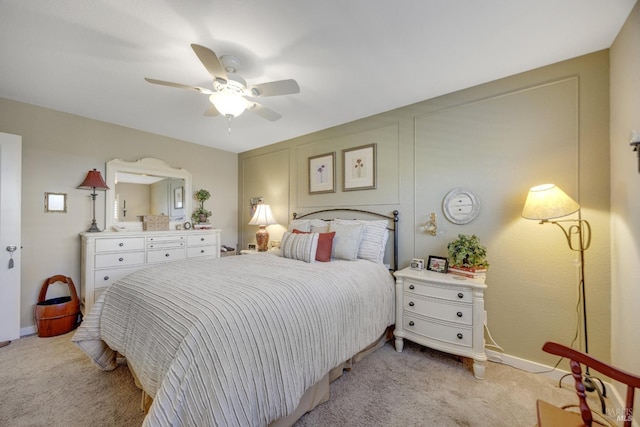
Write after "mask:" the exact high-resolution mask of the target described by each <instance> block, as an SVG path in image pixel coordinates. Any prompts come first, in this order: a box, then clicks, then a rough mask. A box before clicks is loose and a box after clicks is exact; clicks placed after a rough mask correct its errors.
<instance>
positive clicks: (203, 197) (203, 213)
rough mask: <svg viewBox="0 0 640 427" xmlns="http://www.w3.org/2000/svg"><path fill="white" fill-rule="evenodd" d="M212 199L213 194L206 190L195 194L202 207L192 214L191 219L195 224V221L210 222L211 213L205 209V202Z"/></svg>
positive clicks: (194, 196)
mask: <svg viewBox="0 0 640 427" xmlns="http://www.w3.org/2000/svg"><path fill="white" fill-rule="evenodd" d="M210 197H211V193H209V192H208V191H207V190H205V189H200V190H198V191H196V192H195V193H194V195H193V198H194V199H196V200H197V201H198V203H199V204H200V206H199V207H198V208H197V209H196V210H195V211H193V213H192V214H191V218H192V219H193V221H194V222H195V221H198V222H199V223H206V222H209V217H210V216H211V211H209V210H207V209H205V208H204V202H205V201H207V200H209V198H210Z"/></svg>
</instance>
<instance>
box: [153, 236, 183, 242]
mask: <svg viewBox="0 0 640 427" xmlns="http://www.w3.org/2000/svg"><path fill="white" fill-rule="evenodd" d="M184 241H185V236H149V237H147V243H161V242H184Z"/></svg>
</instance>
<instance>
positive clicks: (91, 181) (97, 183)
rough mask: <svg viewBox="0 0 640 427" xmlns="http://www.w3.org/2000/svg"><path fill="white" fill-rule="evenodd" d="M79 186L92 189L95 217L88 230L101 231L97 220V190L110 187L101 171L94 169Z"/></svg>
mask: <svg viewBox="0 0 640 427" xmlns="http://www.w3.org/2000/svg"><path fill="white" fill-rule="evenodd" d="M78 188H80V189H83V190H91V191H92V193H91V201H92V204H93V219H92V220H91V227H89V229H88V230H87V231H89V232H97V231H100V229H99V228H98V223H97V222H96V196H97V195H98V194H97V193H96V190H102V191H104V190H108V189H109V187H108V186H107V184H106V183H105V182H104V179H102V175H101V174H100V171H98V170H96V169H94V170H91V171H89V172H88V173H87V177H86V178H85V179H84V181H82V184H80V185H79V186H78Z"/></svg>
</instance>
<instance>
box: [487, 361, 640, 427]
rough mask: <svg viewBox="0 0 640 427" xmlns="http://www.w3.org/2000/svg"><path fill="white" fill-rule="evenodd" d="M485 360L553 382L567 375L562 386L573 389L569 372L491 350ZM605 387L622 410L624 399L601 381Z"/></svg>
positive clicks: (636, 426)
mask: <svg viewBox="0 0 640 427" xmlns="http://www.w3.org/2000/svg"><path fill="white" fill-rule="evenodd" d="M485 353H486V354H487V358H488V359H489V361H490V362H494V363H500V364H502V365H507V366H511V367H513V368H516V369H521V370H523V371H526V372H530V373H532V374H540V375H544V376H545V377H548V378H551V379H552V380H555V381H560V379H561V378H562V377H564V376H565V375H568V376H567V377H565V378H564V379H563V380H562V384H566V385H567V386H569V387H571V388H573V386H574V382H573V377H572V376H571V375H570V372H568V371H564V370H562V369H558V368H555V369H554V368H553V367H552V366H548V365H543V364H542V363H538V362H532V361H531V360H527V359H522V358H520V357H516V356H511V355H509V354H504V353H500V352H497V351H493V350H486V349H485ZM603 383H604V385H605V387H607V393H608V394H607V397H608V398H609V399H611V400H613V401H614V402H615V405H616V408H624V402H625V399H623V398H622V396H620V394H619V393H618V390H617V389H616V388H615V387H613V386H612V385H611V384H610V383H608V382H606V381H603ZM633 425H634V426H635V427H638V423H637V422H636V421H635V420H634V421H633Z"/></svg>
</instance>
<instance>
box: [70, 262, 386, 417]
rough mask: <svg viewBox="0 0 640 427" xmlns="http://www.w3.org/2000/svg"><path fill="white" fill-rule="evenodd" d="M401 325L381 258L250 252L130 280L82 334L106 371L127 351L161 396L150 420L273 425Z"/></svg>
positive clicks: (97, 309)
mask: <svg viewBox="0 0 640 427" xmlns="http://www.w3.org/2000/svg"><path fill="white" fill-rule="evenodd" d="M393 322H394V281H393V279H392V277H391V275H390V274H389V271H388V270H387V269H386V268H384V267H383V266H382V265H380V264H376V263H373V262H370V261H366V260H358V261H339V260H338V261H332V262H329V263H314V264H307V263H304V262H301V261H295V260H291V259H285V258H281V257H278V256H276V255H273V254H259V255H242V256H235V257H225V258H220V259H216V260H193V261H191V260H189V261H184V262H173V263H168V264H164V265H159V266H155V267H151V268H148V269H144V270H140V271H138V272H136V273H134V274H132V275H130V276H128V277H126V278H125V279H122V280H120V281H119V282H118V283H116V284H114V285H113V286H111V287H110V288H109V289H108V290H106V291H105V292H104V293H103V295H102V296H101V298H100V299H99V300H98V302H96V304H95V305H94V308H93V310H92V311H91V313H90V314H89V315H87V316H86V317H85V320H84V322H83V323H82V325H81V326H80V328H79V329H78V330H77V332H76V334H75V335H74V337H73V341H74V342H75V343H77V344H78V345H79V346H80V347H81V348H83V349H84V350H85V351H86V352H87V353H88V354H89V355H90V357H92V359H93V360H94V361H95V362H96V364H98V366H100V367H101V368H102V369H105V370H109V369H114V368H115V363H114V357H115V356H114V353H113V352H114V351H117V352H119V353H121V354H122V355H124V356H125V357H126V358H127V362H128V363H129V364H130V365H131V366H132V368H133V370H134V371H135V372H136V373H137V374H138V377H139V379H140V382H141V384H142V386H143V388H144V390H145V391H146V392H147V393H148V394H149V395H150V396H152V397H153V398H154V402H153V405H152V406H151V408H150V410H149V413H148V415H147V417H146V418H145V422H144V425H146V426H160V425H162V426H165V425H188V426H205V425H206V426H215V425H217V426H233V425H237V426H266V425H268V424H269V423H270V422H271V421H274V420H276V419H280V418H283V417H285V416H287V415H289V414H290V413H292V412H293V411H294V409H295V408H296V406H297V405H298V402H299V400H300V397H301V396H302V395H303V393H304V392H305V390H306V389H307V388H309V387H310V386H312V385H313V384H315V383H316V382H317V381H318V380H320V379H321V378H322V377H323V376H324V375H325V374H326V373H327V372H328V371H329V370H330V369H331V368H333V367H334V366H336V365H338V364H339V363H341V362H344V361H345V360H347V359H348V358H350V357H351V356H353V355H354V354H356V353H357V352H358V351H360V350H362V349H363V348H365V347H366V346H367V345H369V344H370V343H372V342H373V341H374V340H375V339H376V338H378V337H379V336H380V335H381V334H382V333H383V332H384V330H385V328H386V327H387V326H389V325H391V324H393Z"/></svg>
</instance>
